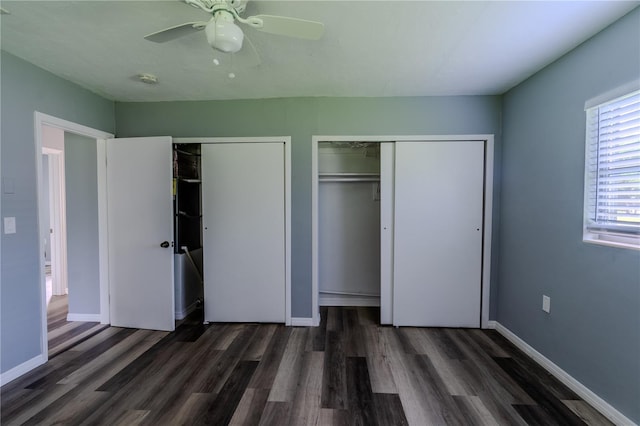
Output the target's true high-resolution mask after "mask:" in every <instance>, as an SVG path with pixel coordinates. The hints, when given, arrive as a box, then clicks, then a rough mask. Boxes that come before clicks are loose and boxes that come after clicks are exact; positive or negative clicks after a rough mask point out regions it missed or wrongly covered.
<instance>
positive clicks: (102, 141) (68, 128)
mask: <svg viewBox="0 0 640 426" xmlns="http://www.w3.org/2000/svg"><path fill="white" fill-rule="evenodd" d="M42 126H49V127H55V128H58V129H62V130H64V131H65V132H69V133H75V134H77V135H82V136H86V137H89V138H92V139H95V140H96V143H97V156H96V157H97V158H96V161H97V169H98V171H97V173H98V244H99V247H98V255H99V268H100V322H101V323H102V324H109V276H108V256H107V254H108V241H107V217H106V203H107V191H106V189H107V188H106V183H107V175H106V139H110V138H113V136H114V135H112V134H111V133H107V132H103V131H102V130H97V129H93V128H91V127H87V126H83V125H81V124H77V123H73V122H71V121H67V120H63V119H61V118H57V117H53V116H51V115H47V114H43V113H41V112H38V111H35V113H34V132H35V138H34V140H35V148H36V149H35V154H36V155H35V157H36V185H37V191H38V201H37V204H38V229H39V234H40V244H39V247H43V246H44V238H45V237H46V235H45V234H44V230H43V229H42V226H41V224H42V223H43V221H44V220H45V218H44V216H43V215H44V214H49V213H48V212H43V211H42V208H41V206H40V204H41V200H42V197H43V192H44V190H43V188H42ZM62 164H63V165H64V163H62ZM65 253H66V251H65ZM39 259H40V260H39V262H38V268H39V275H40V292H41V295H40V296H41V297H40V300H41V310H40V314H41V315H42V328H41V336H40V337H41V344H40V348H41V351H42V353H41V356H43V357H44V360H45V361H46V360H47V359H49V356H48V354H47V352H48V350H49V343H48V341H47V296H46V283H45V267H44V256H39Z"/></svg>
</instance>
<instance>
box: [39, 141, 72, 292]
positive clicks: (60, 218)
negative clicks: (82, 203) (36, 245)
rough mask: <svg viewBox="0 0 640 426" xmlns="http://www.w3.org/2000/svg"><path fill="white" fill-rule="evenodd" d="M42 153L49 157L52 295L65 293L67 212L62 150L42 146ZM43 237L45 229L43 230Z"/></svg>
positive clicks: (49, 236)
mask: <svg viewBox="0 0 640 426" xmlns="http://www.w3.org/2000/svg"><path fill="white" fill-rule="evenodd" d="M42 155H46V156H47V158H48V159H49V203H50V204H49V212H43V213H44V214H49V221H50V224H49V225H50V227H51V229H52V230H53V239H52V238H51V233H49V234H48V238H49V240H50V242H51V269H52V274H53V295H54V296H60V295H63V294H67V228H66V225H67V219H66V217H67V214H66V192H65V184H64V182H65V180H64V151H63V150H59V149H54V148H47V147H43V148H42ZM43 231H44V233H45V238H46V237H47V231H48V230H47V229H44V230H43Z"/></svg>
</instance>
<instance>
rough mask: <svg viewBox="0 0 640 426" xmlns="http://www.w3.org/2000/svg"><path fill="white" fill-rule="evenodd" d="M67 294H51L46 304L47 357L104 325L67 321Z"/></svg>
mask: <svg viewBox="0 0 640 426" xmlns="http://www.w3.org/2000/svg"><path fill="white" fill-rule="evenodd" d="M68 313H69V296H52V297H51V300H50V301H49V304H48V305H47V341H48V344H49V350H48V354H49V358H52V357H54V356H56V355H58V354H59V353H61V352H64V351H66V350H67V349H69V348H70V347H72V346H74V345H77V344H78V343H79V342H81V341H83V340H86V339H88V338H89V337H91V336H93V335H94V334H96V333H99V332H100V331H102V330H103V329H104V328H106V327H107V326H106V325H102V324H100V323H99V322H83V321H67V314H68Z"/></svg>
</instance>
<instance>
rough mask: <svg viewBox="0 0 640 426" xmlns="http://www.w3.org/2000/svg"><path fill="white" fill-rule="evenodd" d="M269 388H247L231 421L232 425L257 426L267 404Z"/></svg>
mask: <svg viewBox="0 0 640 426" xmlns="http://www.w3.org/2000/svg"><path fill="white" fill-rule="evenodd" d="M268 397H269V390H267V389H250V388H247V389H246V390H245V392H244V394H243V395H242V399H240V402H239V403H238V407H237V408H236V411H235V413H233V417H232V418H231V421H230V422H229V424H230V425H232V426H257V425H258V424H259V423H260V417H262V412H263V411H264V408H265V406H266V405H267V398H268Z"/></svg>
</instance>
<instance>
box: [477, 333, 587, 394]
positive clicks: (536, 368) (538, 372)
mask: <svg viewBox="0 0 640 426" xmlns="http://www.w3.org/2000/svg"><path fill="white" fill-rule="evenodd" d="M479 332H481V333H483V334H485V335H486V336H487V337H488V338H489V339H491V340H492V341H493V342H494V344H495V345H496V346H498V347H500V348H501V349H502V350H504V351H505V352H506V353H508V354H509V356H510V358H512V359H514V360H515V361H516V362H517V363H518V364H520V365H521V366H522V367H523V368H525V369H526V370H528V371H530V372H531V373H532V374H533V375H534V376H535V377H537V378H538V380H539V381H540V382H542V383H543V384H544V385H545V386H546V387H547V388H548V389H549V390H550V391H551V392H552V393H553V394H554V395H555V397H556V398H558V399H567V400H571V399H573V400H579V399H580V397H579V396H578V395H576V393H575V392H573V391H572V390H571V389H569V388H568V387H567V386H565V385H563V384H562V383H560V381H559V380H558V379H556V378H555V377H553V375H551V373H549V372H548V371H547V370H545V369H544V368H543V367H542V366H541V365H540V364H538V363H537V362H535V361H533V360H532V359H531V358H529V357H528V356H527V355H526V354H525V353H524V352H522V351H521V350H520V349H518V348H516V347H515V345H514V344H513V343H511V342H510V341H508V340H507V339H505V338H504V337H503V336H502V335H500V334H499V333H498V332H497V331H496V330H479Z"/></svg>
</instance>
